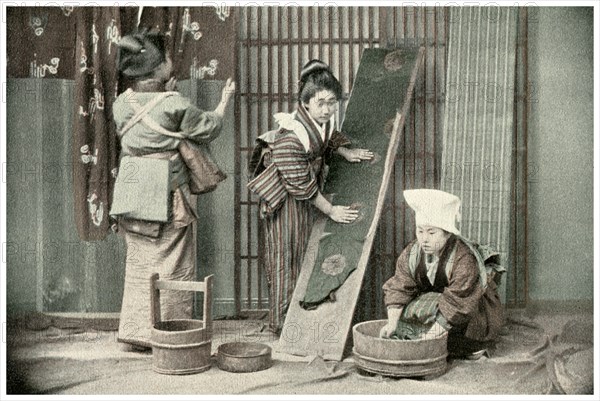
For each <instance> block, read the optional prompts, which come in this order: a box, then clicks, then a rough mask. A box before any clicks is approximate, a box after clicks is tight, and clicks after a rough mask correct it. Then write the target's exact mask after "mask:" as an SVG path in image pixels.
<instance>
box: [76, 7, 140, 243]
mask: <svg viewBox="0 0 600 401" xmlns="http://www.w3.org/2000/svg"><path fill="white" fill-rule="evenodd" d="M76 11H77V30H76V32H77V33H76V43H75V59H74V61H75V77H74V78H75V94H74V107H75V110H74V116H73V119H74V121H73V149H72V152H73V188H74V197H75V198H74V204H75V206H74V207H75V222H76V226H77V232H78V233H79V236H80V238H81V239H83V240H86V241H90V240H100V239H103V238H105V237H106V235H107V233H108V231H109V227H110V220H109V216H108V211H109V210H110V202H111V199H112V191H113V186H114V182H115V179H116V177H117V169H118V155H119V148H118V146H119V145H118V139H117V135H116V129H115V125H114V123H113V122H112V111H111V110H112V104H113V101H114V100H115V98H116V97H117V93H118V89H119V74H118V70H117V65H116V62H117V53H118V52H117V43H118V41H119V39H120V38H121V36H122V32H123V30H124V28H125V29H128V30H129V29H131V28H132V27H133V26H134V24H135V22H134V21H136V18H137V7H135V8H134V7H131V8H118V7H82V8H78V9H77V10H76Z"/></svg>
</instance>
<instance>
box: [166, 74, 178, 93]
mask: <svg viewBox="0 0 600 401" xmlns="http://www.w3.org/2000/svg"><path fill="white" fill-rule="evenodd" d="M175 85H177V78H175V77H171V79H169V80H168V81H167V82H166V83H165V90H166V91H167V92H171V91H174V90H175Z"/></svg>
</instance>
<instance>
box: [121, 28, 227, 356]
mask: <svg viewBox="0 0 600 401" xmlns="http://www.w3.org/2000/svg"><path fill="white" fill-rule="evenodd" d="M119 71H120V72H121V73H122V74H123V75H125V76H126V77H128V78H130V79H132V80H133V82H134V83H133V88H132V89H129V90H127V91H126V92H125V93H122V94H121V95H119V96H118V98H117V99H116V100H115V102H114V106H113V116H114V121H115V124H116V127H117V132H118V133H119V139H120V143H121V158H123V157H126V156H135V157H143V158H144V160H146V159H147V160H155V159H162V160H163V161H164V159H170V160H176V161H178V162H173V163H172V166H171V165H170V167H169V168H170V169H172V170H175V171H178V174H177V175H174V177H176V178H177V179H175V178H170V179H169V182H170V183H172V184H171V185H168V186H165V188H161V189H160V190H161V191H167V193H164V194H163V193H161V194H159V195H156V197H157V198H156V199H147V198H146V197H145V196H143V195H142V194H140V193H137V192H135V191H134V189H133V188H129V187H133V186H132V185H130V186H129V187H128V186H127V185H122V186H120V187H118V186H115V193H114V196H113V204H112V206H111V215H116V216H115V217H117V219H118V222H119V225H118V227H119V232H120V233H122V234H123V235H124V237H125V242H126V244H127V259H126V265H125V266H126V267H125V268H126V271H125V287H124V293H123V302H122V305H121V315H120V322H119V332H118V341H119V342H122V343H125V345H124V347H123V348H124V349H125V350H139V349H140V348H147V347H150V346H151V344H150V333H151V315H150V289H149V283H150V281H149V278H150V276H151V275H152V274H153V273H155V272H156V273H159V275H160V277H161V279H165V280H195V279H196V219H197V214H196V200H197V196H196V195H194V194H192V193H191V192H190V187H189V184H188V181H187V180H186V179H185V177H186V175H185V174H184V173H185V171H186V168H187V167H186V166H185V164H184V163H183V162H182V160H181V158H180V157H179V154H178V146H179V144H180V141H181V139H178V138H176V137H171V136H167V135H165V134H164V132H166V131H168V132H177V133H178V134H180V135H181V136H183V137H184V138H186V139H189V140H190V141H193V142H196V143H208V142H210V141H212V140H213V139H215V138H216V137H217V136H218V135H219V133H220V131H221V125H222V119H223V115H224V112H225V107H226V106H227V103H228V101H229V99H230V96H231V94H232V93H233V92H234V91H235V84H234V83H232V82H231V81H230V80H228V81H227V83H226V84H225V88H224V89H223V93H222V95H221V103H220V104H219V105H218V107H217V108H216V109H215V110H214V111H203V110H200V109H198V108H197V107H196V106H194V105H193V104H191V103H190V101H189V100H188V99H187V98H185V97H183V96H181V94H179V93H178V92H175V91H173V88H174V85H175V80H174V78H172V77H171V73H172V63H171V59H170V57H169V55H168V54H166V52H165V38H164V35H162V34H159V33H156V34H154V33H148V32H142V33H139V34H134V35H128V36H125V37H123V38H122V39H121V40H120V42H119ZM141 111H143V113H140V112H141ZM140 115H143V116H144V117H140ZM134 116H135V117H134ZM136 120H137V122H135V121H136ZM165 130H166V131H165ZM168 132H167V133H168ZM160 165H161V166H164V165H165V163H164V162H163V163H162V164H160ZM121 170H123V167H121ZM132 173H137V174H138V175H137V177H139V180H143V179H144V178H143V177H144V175H143V174H142V172H137V171H136V170H133V172H132V171H131V170H129V171H121V172H120V174H124V177H125V178H127V177H128V174H129V175H131V174H132ZM145 173H146V175H147V176H150V177H149V178H148V180H149V181H152V180H153V177H152V173H148V172H145ZM169 174H171V171H169ZM130 177H131V178H135V176H130ZM156 177H158V175H157V176H156ZM169 177H172V176H171V175H169ZM182 177H183V178H182ZM156 180H158V178H156ZM159 199H170V202H168V206H170V210H169V215H170V219H169V220H168V222H164V223H159V222H156V221H147V220H145V219H144V217H143V216H142V217H140V216H139V215H136V216H135V218H132V216H133V213H131V212H130V213H128V211H130V210H138V211H139V209H140V208H139V205H140V204H141V203H143V204H144V207H143V208H141V209H142V211H148V212H151V210H152V209H153V208H156V205H158V204H159V201H158V200H159ZM136 207H137V209H136ZM114 211H119V213H113V212H114ZM192 295H193V294H191V293H189V292H183V291H163V292H162V293H161V319H162V320H166V319H189V318H191V316H192Z"/></svg>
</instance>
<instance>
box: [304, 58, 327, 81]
mask: <svg viewBox="0 0 600 401" xmlns="http://www.w3.org/2000/svg"><path fill="white" fill-rule="evenodd" d="M317 71H329V72H331V70H330V69H329V66H328V65H327V64H325V63H324V62H322V61H321V60H317V59H313V60H310V61H309V62H308V63H306V64H305V65H304V67H302V70H301V71H300V81H301V82H305V81H306V79H307V78H308V77H309V76H310V75H311V74H314V73H315V72H317Z"/></svg>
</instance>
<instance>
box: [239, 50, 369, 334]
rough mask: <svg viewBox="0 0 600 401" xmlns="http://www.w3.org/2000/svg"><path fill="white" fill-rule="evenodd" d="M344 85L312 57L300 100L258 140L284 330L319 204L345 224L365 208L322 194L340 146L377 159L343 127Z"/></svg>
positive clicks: (258, 180) (270, 268) (268, 245)
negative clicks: (329, 161) (353, 145)
mask: <svg viewBox="0 0 600 401" xmlns="http://www.w3.org/2000/svg"><path fill="white" fill-rule="evenodd" d="M341 96H342V87H341V85H340V83H339V81H338V80H337V79H336V78H335V77H334V75H333V74H332V72H331V70H330V69H329V67H328V66H327V65H326V64H324V63H323V62H321V61H319V60H312V61H310V62H308V63H307V64H306V65H305V66H304V68H303V69H302V71H301V73H300V85H299V92H298V100H299V102H298V103H299V104H298V107H297V109H296V111H294V112H293V113H291V114H286V113H277V114H275V115H274V118H275V120H276V121H277V122H278V123H279V128H278V129H277V130H274V131H269V132H267V133H265V134H263V135H261V136H260V137H259V138H258V139H257V146H256V148H255V151H254V154H253V157H252V161H251V163H250V170H251V171H252V172H253V179H252V180H251V181H250V182H249V183H248V188H249V189H250V190H251V191H252V192H254V193H255V194H256V195H257V196H258V197H259V199H260V205H259V207H260V215H261V218H263V219H264V224H263V227H264V236H265V251H266V255H265V256H266V260H265V265H266V266H265V267H266V272H267V282H268V286H269V302H270V313H269V328H270V330H271V331H273V332H275V333H279V332H280V331H281V329H282V328H283V322H284V319H285V313H286V311H287V308H288V306H289V303H290V300H291V297H292V294H293V292H294V287H295V285H296V280H297V278H298V274H299V271H300V267H301V265H302V259H303V258H304V254H305V251H306V246H307V243H308V237H309V235H310V231H311V227H312V224H313V219H314V208H315V207H316V208H317V209H318V210H319V211H321V212H322V213H324V214H326V215H327V216H329V218H331V219H332V220H333V221H335V222H338V223H351V222H352V221H354V220H355V219H356V218H357V216H358V211H356V210H353V209H351V208H350V207H349V206H338V205H336V206H333V205H332V204H331V203H330V202H329V201H328V200H327V199H325V198H324V197H323V195H322V194H321V190H322V188H323V183H324V179H325V170H326V164H325V161H326V158H327V157H328V156H329V155H330V154H331V152H337V153H338V154H340V155H341V156H342V157H344V158H345V159H346V160H348V161H349V162H360V161H362V160H370V159H371V158H372V157H373V154H372V152H370V151H368V150H366V149H349V148H346V146H347V145H349V144H350V141H349V140H348V139H347V138H346V137H345V136H344V135H342V134H341V133H340V132H338V131H337V130H336V129H335V128H336V127H335V114H336V112H337V107H338V102H339V100H340V98H341Z"/></svg>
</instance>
